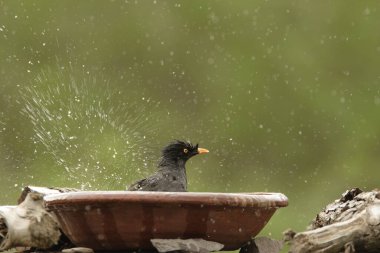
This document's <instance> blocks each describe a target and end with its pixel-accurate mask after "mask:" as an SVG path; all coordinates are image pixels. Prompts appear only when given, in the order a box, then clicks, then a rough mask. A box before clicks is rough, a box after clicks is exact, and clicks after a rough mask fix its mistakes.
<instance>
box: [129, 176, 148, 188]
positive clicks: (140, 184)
mask: <svg viewBox="0 0 380 253" xmlns="http://www.w3.org/2000/svg"><path fill="white" fill-rule="evenodd" d="M145 184H146V178H144V179H141V180H139V181H137V182H135V183H133V184H131V185H130V186H129V187H128V191H139V190H141V189H142V186H143V185H145Z"/></svg>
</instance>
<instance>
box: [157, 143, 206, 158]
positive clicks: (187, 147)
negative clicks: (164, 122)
mask: <svg viewBox="0 0 380 253" xmlns="http://www.w3.org/2000/svg"><path fill="white" fill-rule="evenodd" d="M208 152H209V151H208V150H207V149H204V148H199V147H198V144H196V145H193V144H191V143H190V142H187V141H178V140H177V141H174V142H172V143H170V144H169V145H167V146H166V147H164V149H163V150H162V158H163V159H164V160H166V161H174V162H177V161H182V162H186V161H187V160H189V159H190V158H191V157H193V156H195V155H198V154H205V153H208Z"/></svg>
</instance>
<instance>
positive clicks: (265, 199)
mask: <svg viewBox="0 0 380 253" xmlns="http://www.w3.org/2000/svg"><path fill="white" fill-rule="evenodd" d="M44 200H45V202H46V205H47V207H48V208H49V209H50V208H52V207H53V208H54V207H56V206H57V205H58V206H59V205H67V204H69V203H72V204H74V203H81V204H96V203H97V204H100V203H111V202H113V203H115V202H118V201H127V202H130V203H133V202H139V203H152V204H154V203H161V204H192V205H194V204H199V205H206V206H230V207H233V206H235V207H259V208H279V207H286V206H287V205H288V198H287V197H286V196H285V195H284V194H282V193H273V192H253V193H218V192H151V191H80V192H67V193H57V194H50V195H47V196H45V197H44Z"/></svg>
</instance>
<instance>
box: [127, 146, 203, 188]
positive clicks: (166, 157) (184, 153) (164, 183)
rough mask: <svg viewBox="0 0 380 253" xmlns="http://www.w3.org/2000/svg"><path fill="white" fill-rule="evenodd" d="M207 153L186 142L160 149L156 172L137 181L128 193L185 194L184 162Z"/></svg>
mask: <svg viewBox="0 0 380 253" xmlns="http://www.w3.org/2000/svg"><path fill="white" fill-rule="evenodd" d="M208 152H209V151H208V150H207V149H205V148H199V147H198V144H196V145H193V144H191V143H190V142H188V141H180V140H175V141H173V142H171V143H169V144H168V145H167V146H166V147H164V148H163V149H162V155H161V158H160V160H159V162H158V165H157V171H156V172H155V173H154V174H152V175H151V176H149V177H147V178H144V179H141V180H138V181H137V182H135V183H133V184H132V185H131V186H129V187H128V191H163V192H186V191H187V176H186V168H185V164H186V162H187V161H188V160H189V159H190V158H191V157H193V156H195V155H198V154H206V153H208Z"/></svg>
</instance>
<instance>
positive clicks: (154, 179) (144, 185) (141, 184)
mask: <svg viewBox="0 0 380 253" xmlns="http://www.w3.org/2000/svg"><path fill="white" fill-rule="evenodd" d="M162 181H163V175H162V174H161V173H158V172H156V173H154V174H153V175H151V176H150V177H148V178H144V179H141V180H139V181H137V182H136V183H134V184H132V185H131V186H129V187H128V190H129V191H158V190H159V189H158V188H159V185H160V183H163V182H162Z"/></svg>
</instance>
